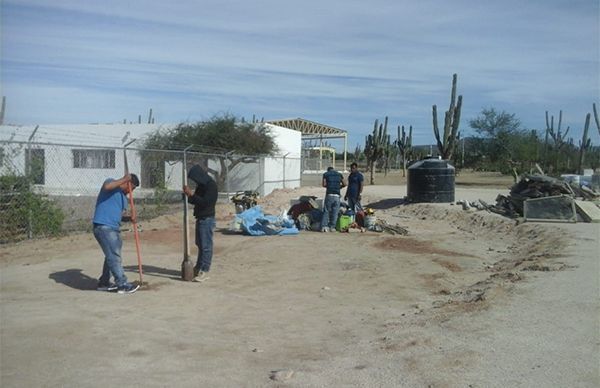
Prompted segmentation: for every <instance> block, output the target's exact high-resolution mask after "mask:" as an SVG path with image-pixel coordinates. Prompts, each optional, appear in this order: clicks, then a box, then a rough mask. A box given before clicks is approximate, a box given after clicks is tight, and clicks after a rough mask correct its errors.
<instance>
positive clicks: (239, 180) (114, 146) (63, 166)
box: [0, 123, 302, 196]
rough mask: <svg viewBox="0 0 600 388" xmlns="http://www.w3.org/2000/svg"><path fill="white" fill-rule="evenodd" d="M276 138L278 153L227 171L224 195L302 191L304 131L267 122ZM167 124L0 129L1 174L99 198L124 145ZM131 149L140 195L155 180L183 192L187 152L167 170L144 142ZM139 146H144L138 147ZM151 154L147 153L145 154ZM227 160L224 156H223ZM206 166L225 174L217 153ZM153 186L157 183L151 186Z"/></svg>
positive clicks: (121, 166)
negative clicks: (150, 160) (152, 159)
mask: <svg viewBox="0 0 600 388" xmlns="http://www.w3.org/2000/svg"><path fill="white" fill-rule="evenodd" d="M264 125H265V126H266V127H267V129H268V132H269V133H270V134H271V135H272V136H273V138H274V140H275V144H276V146H277V148H278V154H277V155H274V156H273V157H256V158H253V159H249V161H248V163H240V164H238V165H236V166H235V167H233V168H232V169H231V170H230V171H227V177H228V179H227V182H228V184H226V187H220V191H221V192H235V191H240V190H257V191H259V193H260V194H261V195H262V196H264V195H267V194H269V193H270V192H272V191H273V190H274V189H277V188H283V187H287V188H294V187H299V186H300V183H301V147H302V141H301V136H302V134H301V132H298V131H296V130H293V129H288V128H284V127H281V126H277V125H274V124H269V123H266V124H264ZM172 127H173V125H166V124H162V125H161V124H83V125H40V126H10V125H2V126H0V162H1V163H0V175H7V174H16V175H24V174H26V173H27V172H29V173H30V174H31V175H32V176H33V179H34V183H35V184H36V187H37V188H38V189H39V190H41V191H43V192H44V193H47V194H51V195H75V196H79V195H85V196H88V195H96V194H97V191H98V189H99V187H100V186H101V185H102V182H103V181H104V180H105V179H106V178H107V177H113V178H118V177H120V176H122V175H123V173H124V171H125V157H124V154H125V152H124V148H123V145H124V144H127V143H128V142H130V141H131V140H134V139H137V142H140V139H143V138H144V137H146V136H147V135H149V134H150V133H152V132H154V131H157V130H167V129H169V128H172ZM137 142H136V141H134V142H133V143H132V144H130V145H129V146H128V148H127V162H128V167H129V172H131V173H135V174H137V175H138V176H139V177H140V181H141V188H140V190H139V191H138V190H136V193H138V192H139V193H140V194H138V195H152V193H153V192H154V189H155V187H153V185H154V184H156V182H150V181H151V180H152V179H151V178H150V177H151V176H156V172H157V171H156V169H157V168H161V169H162V170H163V171H160V174H158V175H159V176H161V177H164V178H163V179H164V181H163V183H164V185H165V187H167V188H168V189H173V190H179V189H181V183H182V181H181V174H182V171H181V166H182V163H181V160H182V153H181V152H179V153H176V152H174V153H173V155H172V156H173V157H172V158H169V157H166V158H163V159H167V161H166V162H163V165H162V166H158V165H156V164H154V165H152V164H147V163H142V160H141V159H142V158H141V156H140V151H142V149H141V144H140V145H138V144H136V143H137ZM138 147H140V148H138ZM144 152H146V151H144ZM221 156H222V155H221ZM207 159H209V160H208V161H207V165H208V167H210V168H214V169H215V170H217V171H219V170H220V165H221V164H220V163H219V162H218V158H217V156H216V155H215V157H214V159H213V158H207ZM150 183H152V184H150Z"/></svg>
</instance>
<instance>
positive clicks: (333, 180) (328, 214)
mask: <svg viewBox="0 0 600 388" xmlns="http://www.w3.org/2000/svg"><path fill="white" fill-rule="evenodd" d="M344 186H345V184H344V177H343V176H342V174H340V173H339V172H337V171H335V170H334V169H333V167H327V172H325V174H323V187H326V188H327V191H326V192H325V201H324V202H323V218H322V219H321V232H330V231H333V230H335V225H336V223H337V220H338V215H339V214H338V213H339V212H340V190H341V188H342V187H344Z"/></svg>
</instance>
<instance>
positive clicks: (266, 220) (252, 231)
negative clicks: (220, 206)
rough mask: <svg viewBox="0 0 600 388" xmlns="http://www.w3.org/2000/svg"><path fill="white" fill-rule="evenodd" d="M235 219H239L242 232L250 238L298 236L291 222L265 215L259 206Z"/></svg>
mask: <svg viewBox="0 0 600 388" xmlns="http://www.w3.org/2000/svg"><path fill="white" fill-rule="evenodd" d="M236 217H238V218H240V219H241V228H242V232H244V234H248V235H250V236H266V235H276V234H277V235H290V234H298V228H296V225H295V224H294V221H293V220H291V219H289V218H287V217H285V218H283V217H277V216H271V215H265V214H264V213H263V211H262V209H261V208H260V206H254V207H251V208H250V209H247V210H245V211H243V212H242V213H240V214H238V215H237V216H236Z"/></svg>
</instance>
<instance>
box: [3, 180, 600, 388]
mask: <svg viewBox="0 0 600 388" xmlns="http://www.w3.org/2000/svg"><path fill="white" fill-rule="evenodd" d="M405 193H406V189H405V187H404V186H367V187H366V188H365V193H364V199H363V203H368V204H370V205H371V206H372V207H373V208H374V209H376V214H377V217H378V218H380V219H384V220H386V221H387V222H388V223H389V224H393V225H400V226H402V227H404V228H406V229H408V231H409V235H407V236H398V235H391V234H386V233H376V232H366V233H329V234H324V233H316V232H302V233H300V234H299V235H297V236H285V237H277V236H270V237H248V236H243V235H238V234H231V233H229V232H228V225H229V222H230V221H231V219H232V211H233V206H232V205H230V204H227V205H225V204H224V205H219V211H218V225H217V226H218V231H217V232H216V234H215V245H216V247H215V257H214V262H213V268H212V271H211V273H210V279H209V280H207V281H206V282H205V283H201V284H198V283H188V282H183V281H181V280H180V279H179V277H180V263H181V259H182V237H181V236H182V225H181V219H182V215H181V214H178V215H170V216H164V217H161V218H160V219H157V220H153V221H150V222H144V223H142V230H143V231H142V232H141V238H142V255H143V262H144V282H145V284H144V286H143V287H142V289H141V290H140V291H139V292H138V293H136V294H134V295H117V294H112V293H104V292H97V291H95V290H94V289H95V285H96V277H97V276H98V275H99V271H100V269H101V265H102V258H101V256H100V252H99V248H98V247H97V246H96V242H95V240H94V239H93V236H91V235H89V234H78V235H71V236H68V237H65V238H61V239H53V240H43V241H33V242H24V243H20V244H17V245H13V246H8V247H6V246H5V247H1V248H0V270H1V277H0V287H1V298H2V299H1V327H0V339H1V343H0V350H1V353H0V355H1V358H0V372H1V374H0V378H1V380H0V385H1V386H2V387H37V386H51V387H54V386H65V387H75V386H76V387H100V386H107V385H113V384H117V385H125V386H150V387H155V386H156V387H172V386H177V387H198V386H203V387H278V386H281V387H340V386H359V387H383V386H386V387H506V386H511V387H533V386H569V387H596V386H599V385H600V377H599V376H600V373H599V365H600V359H599V354H600V351H599V349H600V326H599V319H598V317H599V316H600V315H599V314H600V302H599V298H598V296H599V295H600V291H599V284H598V274H599V264H598V261H599V258H598V252H599V251H600V245H599V244H600V243H599V241H600V225H599V224H541V223H535V224H534V223H525V224H521V225H516V223H515V222H514V221H512V220H508V219H505V218H502V217H500V216H498V215H495V214H490V213H486V212H477V211H463V210H462V209H461V208H460V207H459V206H456V205H449V204H413V205H404V204H403V203H402V200H401V198H402V197H404V195H405ZM499 193H503V194H506V191H504V190H499V189H496V188H487V189H482V188H477V189H475V188H460V187H459V188H457V191H456V198H457V199H469V200H475V199H479V198H481V199H484V200H485V201H487V202H490V203H493V202H494V199H495V197H496V195H497V194H499ZM307 194H308V195H322V194H323V189H322V188H319V187H303V188H301V189H296V190H278V191H276V192H274V193H273V194H271V195H270V196H268V197H266V198H263V199H261V205H262V206H263V208H264V209H265V210H266V211H267V212H268V213H270V214H278V213H279V212H280V211H281V209H286V208H287V207H288V206H289V200H290V199H293V198H297V197H298V196H299V195H307ZM124 239H125V247H124V257H125V266H126V270H127V275H128V276H129V278H130V280H136V279H137V278H138V274H137V264H136V259H135V257H136V255H135V244H134V243H133V238H132V234H131V233H130V232H125V233H124ZM193 252H195V249H193Z"/></svg>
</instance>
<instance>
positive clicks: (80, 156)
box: [73, 149, 115, 168]
mask: <svg viewBox="0 0 600 388" xmlns="http://www.w3.org/2000/svg"><path fill="white" fill-rule="evenodd" d="M73 168H115V150H75V149H74V150H73Z"/></svg>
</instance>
